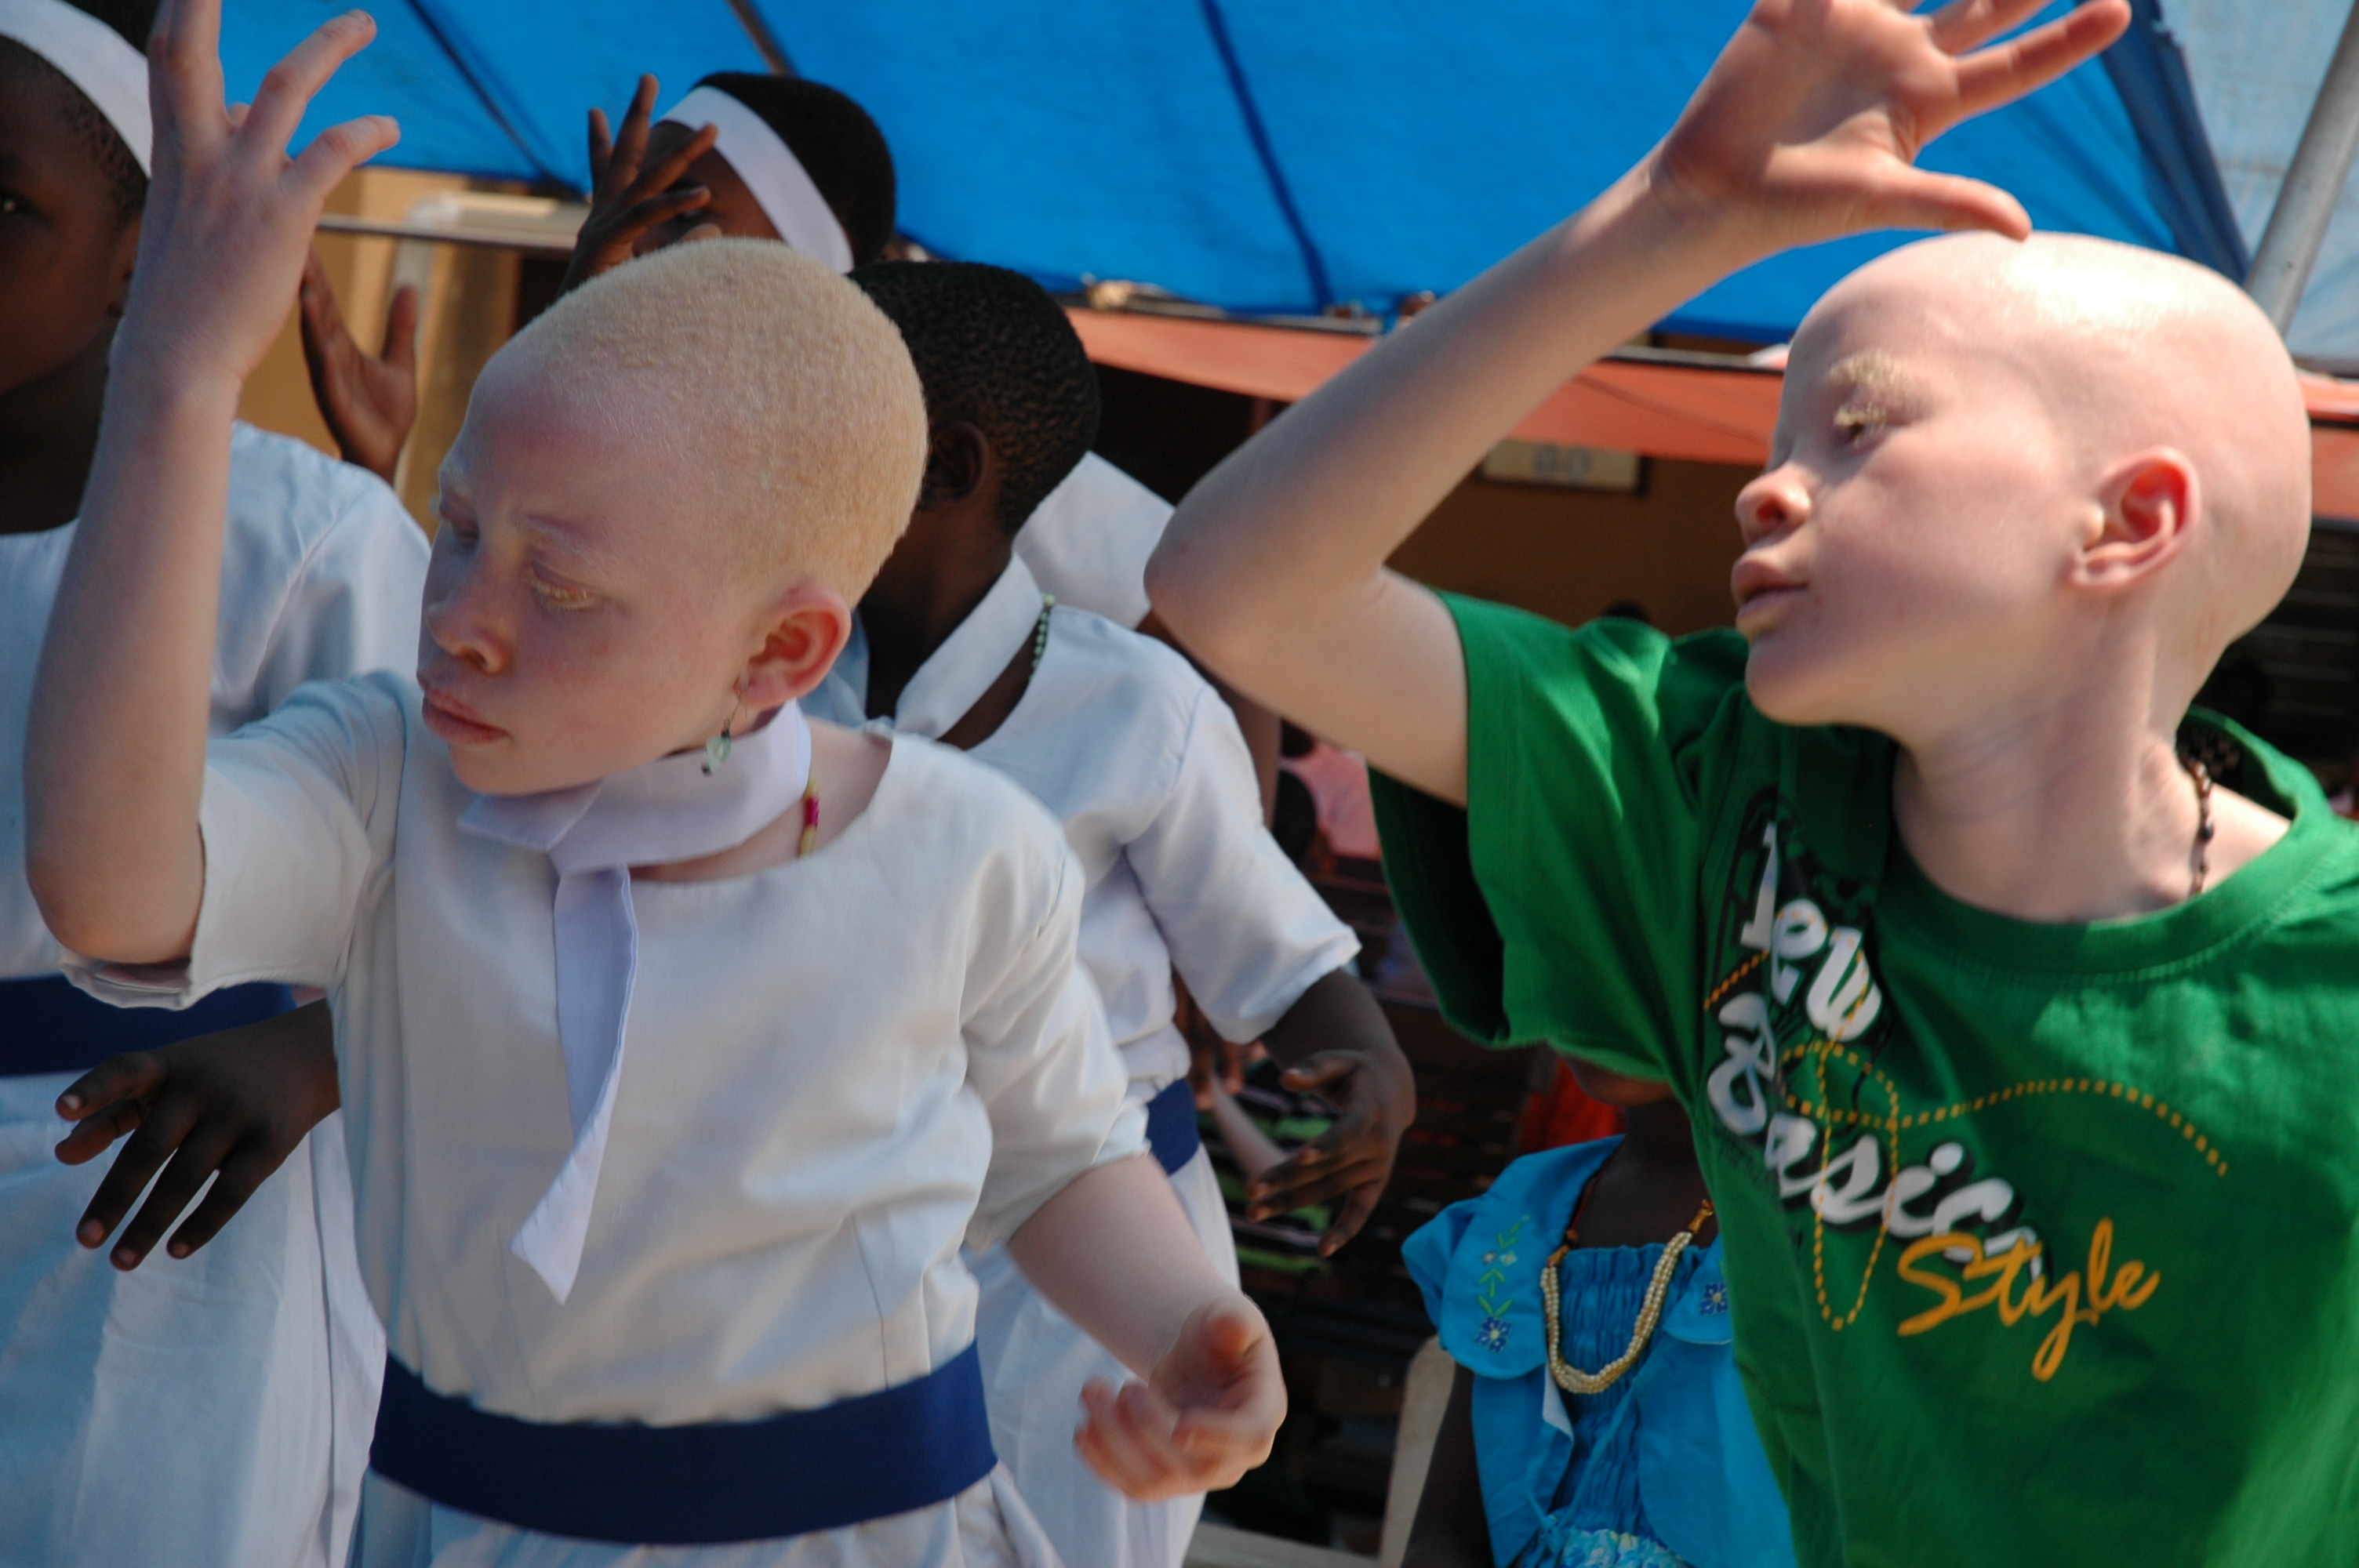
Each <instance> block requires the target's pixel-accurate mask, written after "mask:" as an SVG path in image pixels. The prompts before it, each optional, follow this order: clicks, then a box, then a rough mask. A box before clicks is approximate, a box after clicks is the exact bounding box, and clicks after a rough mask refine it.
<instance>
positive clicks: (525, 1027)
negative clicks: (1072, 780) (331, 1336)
mask: <svg viewBox="0 0 2359 1568" xmlns="http://www.w3.org/2000/svg"><path fill="white" fill-rule="evenodd" d="M473 798H474V797H473V795H471V794H470V793H469V792H468V791H467V789H466V788H465V787H464V786H463V785H462V784H460V783H459V781H458V779H457V778H456V777H455V776H454V775H453V774H452V773H451V767H450V761H449V753H448V752H447V751H446V749H445V748H444V746H443V744H442V742H441V741H439V740H437V739H436V738H435V737H434V736H433V735H432V734H431V733H430V732H429V731H428V730H425V729H424V728H423V727H422V726H421V725H420V723H419V712H418V694H417V689H416V687H414V686H413V685H411V684H409V683H408V682H407V681H404V680H400V679H397V678H393V677H386V676H375V677H368V678H365V679H363V680H358V681H352V682H346V683H342V684H341V685H335V686H315V687H308V688H306V689H305V690H303V691H302V692H299V693H298V694H297V695H296V697H294V698H293V699H292V700H291V701H289V702H288V704H287V705H286V706H285V707H283V708H280V709H279V710H278V712H277V714H275V715H273V716H272V717H271V718H270V719H266V720H265V721H263V722H262V723H260V724H257V725H254V726H250V727H248V728H247V729H246V730H242V731H240V732H239V733H238V734H237V735H235V736H233V737H231V738H229V739H227V740H223V741H215V742H214V743H213V746H212V752H211V754H210V758H209V763H208V769H207V774H206V782H205V795H204V804H203V808H202V818H201V825H202V828H203V832H204V838H205V847H206V878H205V892H204V900H203V905H202V908H201V913H200V916H199V920H198V926H197V934H196V938H195V942H194V945H193V950H192V952H191V954H190V959H189V962H188V967H187V970H186V972H185V974H183V975H180V976H179V977H177V978H176V977H173V976H170V975H164V976H158V977H153V978H152V979H147V980H145V981H142V980H140V979H135V978H131V977H128V976H126V975H125V974H124V973H123V972H119V971H115V970H112V969H101V970H98V971H96V972H95V973H92V972H90V971H89V970H88V969H87V968H85V969H84V970H82V971H81V972H80V973H78V979H82V980H83V981H84V983H86V984H89V985H90V986H91V987H92V989H97V990H99V991H100V992H101V993H102V994H107V993H109V992H113V993H114V994H121V995H132V994H136V989H137V987H138V986H139V985H140V984H142V983H150V984H157V985H174V986H176V987H177V990H176V993H175V994H179V995H187V994H194V993H198V992H201V991H204V990H208V989H212V988H215V987H218V986H223V985H228V984H234V983H236V982H238V981H241V980H245V979H252V978H259V977H275V978H278V979H287V980H289V981H293V982H296V983H303V984H312V985H324V986H327V987H328V988H329V989H330V994H331V997H332V1002H333V1005H334V1007H335V1010H336V1018H337V1038H336V1047H337V1054H338V1058H339V1062H340V1065H341V1068H342V1075H343V1080H344V1086H345V1087H344V1105H345V1117H346V1120H347V1126H348V1130H349V1136H350V1138H351V1141H352V1148H353V1171H354V1175H355V1180H356V1185H357V1188H358V1195H359V1200H360V1241H361V1264H362V1271H363V1273H364V1276H365V1277H366V1279H367V1281H368V1286H369V1292H370V1295H371V1297H372V1298H373V1299H374V1300H375V1303H376V1305H377V1308H378V1310H379V1312H380V1313H381V1314H384V1317H385V1322H386V1329H387V1333H388V1338H389V1344H390V1348H391V1351H392V1354H393V1356H394V1357H396V1358H397V1359H398V1360H399V1361H401V1362H402V1363H403V1364H404V1365H405V1366H407V1367H408V1368H411V1369H413V1370H414V1371H415V1372H416V1373H418V1374H419V1377H421V1378H422V1379H424V1381H425V1383H426V1385H427V1386H428V1388H429V1389H430V1390H434V1391H435V1392H437V1393H440V1394H443V1395H447V1396H456V1397H459V1398H462V1399H465V1400H469V1401H471V1402H472V1403H473V1405H474V1406H475V1407H476V1409H478V1410H481V1411H491V1412H495V1413H496V1414H500V1415H506V1416H512V1417H516V1418H520V1419H522V1420H525V1421H530V1422H549V1423H563V1422H638V1423H644V1424H647V1425H651V1426H669V1425H677V1424H683V1423H705V1422H745V1421H752V1420H756V1419H759V1418H762V1417H765V1416H769V1415H774V1414H777V1413H778V1412H782V1411H806V1410H811V1409H815V1408H818V1407H821V1406H825V1405H829V1404H831V1403H832V1402H834V1401H837V1400H844V1399H847V1398H851V1397H853V1396H858V1395H864V1394H869V1393H874V1392H875V1391H877V1390H883V1389H886V1388H888V1387H891V1386H895V1385H898V1384H902V1383H906V1382H909V1381H911V1380H913V1379H918V1378H920V1377H923V1376H925V1375H926V1374H928V1373H929V1372H932V1371H933V1370H935V1369H936V1368H940V1367H941V1366H942V1365H943V1364H944V1363H945V1362H946V1361H949V1360H951V1359H952V1358H954V1357H957V1356H958V1355H959V1354H960V1353H961V1352H962V1351H963V1350H964V1349H965V1348H966V1347H967V1346H969V1344H970V1343H971V1342H972V1341H973V1334H974V1302H975V1285H974V1281H973V1276H972V1275H971V1274H970V1273H969V1272H968V1271H967V1269H966V1267H965V1265H964V1264H963V1263H962V1261H961V1259H960V1249H961V1247H962V1244H964V1243H967V1242H970V1241H972V1242H974V1243H976V1244H979V1245H989V1244H991V1243H993V1242H995V1241H997V1240H999V1239H1001V1238H1005V1237H1006V1235H1007V1234H1008V1233H1009V1232H1011V1231H1012V1230H1014V1229H1015V1228H1016V1227H1018V1226H1020V1225H1021V1224H1022V1223H1023V1221H1024V1220H1025V1219H1026V1218H1027V1217H1029V1216H1030V1215H1031V1213H1032V1212H1033V1210H1034V1209H1035V1208H1036V1207H1038V1205H1039V1204H1041V1203H1043V1202H1045V1201H1046V1200H1047V1199H1048V1198H1049V1196H1050V1195H1052V1194H1054V1193H1055V1192H1056V1191H1057V1190H1058V1189H1059V1188H1060V1187H1061V1186H1062V1185H1063V1184H1065V1183H1066V1182H1067V1181H1069V1180H1071V1178H1072V1177H1073V1176H1075V1175H1077V1174H1079V1173H1082V1172H1083V1171H1086V1170H1088V1169H1090V1168H1092V1167H1093V1166H1094V1165H1096V1164H1100V1163H1103V1162H1109V1161H1113V1160H1117V1159H1122V1158H1126V1157H1128V1156H1130V1155H1132V1154H1134V1153H1136V1152H1138V1151H1139V1150H1140V1149H1141V1148H1142V1147H1143V1135H1142V1121H1141V1118H1140V1116H1139V1115H1138V1113H1137V1112H1136V1111H1135V1110H1132V1109H1130V1108H1127V1107H1126V1106H1125V1103H1124V1074H1123V1071H1122V1066H1121V1063H1120V1061H1119V1059H1118V1058H1117V1057H1116V1056H1115V1054H1114V1052H1113V1051H1112V1050H1110V1049H1109V1048H1108V1045H1107V1042H1106V1037H1105V1026H1104V1022H1103V1013H1102V1012H1101V1011H1100V1010H1099V1008H1098V1005H1097V1000H1096V997H1095V994H1094V992H1093V991H1092V990H1091V989H1090V987H1089V984H1088V981H1087V979H1086V978H1085V977H1084V976H1083V975H1082V972H1081V970H1080V968H1079V967H1078V966H1077V965H1075V963H1074V962H1073V935H1074V931H1075V929H1076V927H1077V925H1078V923H1079V920H1080V914H1081V902H1082V898H1081V894H1082V887H1081V872H1080V869H1079V868H1078V867H1077V866H1076V865H1075V864H1074V863H1073V859H1072V856H1071V852H1070V851H1069V850H1067V849H1065V847H1064V844H1063V840H1062V839H1061V838H1060V836H1059V834H1058V832H1057V829H1056V825H1055V824H1054V823H1053V822H1051V821H1050V820H1049V818H1048V817H1047V816H1046V815H1045V814H1044V813H1042V811H1041V810H1040V808H1039V807H1038V806H1037V805H1036V804H1034V803H1033V802H1032V801H1030V800H1029V799H1027V798H1026V797H1025V796H1024V795H1023V794H1022V793H1021V792H1020V791H1018V790H1016V789H1015V788H1014V787H1013V786H1011V785H1009V784H1007V783H1006V781H1004V780H1002V779H1000V778H998V777H997V776H996V775H995V774H993V773H990V772H989V771H988V770H986V769H983V768H979V767H976V766H974V765H973V764H972V763H970V762H967V761H966V760H965V759H964V758H962V757H961V756H959V755H957V754H956V753H954V752H948V751H945V750H943V749H942V748H940V747H936V746H930V745H928V744H926V743H924V742H922V741H899V742H897V743H896V744H895V746H894V748H893V752H892V755H891V758H890V761H889V762H888V763H887V765H886V771H885V773H884V776H883V779H882V781H881V782H880V783H879V784H878V786H877V789H876V792H875V798H874V799H873V801H872V802H871V803H870V805H869V806H868V809H867V810H866V811H865V812H864V814H863V815H862V816H860V817H859V818H858V819H857V820H855V821H853V823H851V824H850V825H848V826H847V827H845V829H844V830H843V833H842V835H841V836H840V837H838V838H835V839H834V840H832V841H831V842H830V843H828V844H827V845H826V846H824V847H823V848H821V849H818V850H817V851H815V852H814V853H813V854H811V855H810V856H808V857H806V858H803V859H800V860H792V861H788V862H787V863H785V864H782V865H778V866H776V867H772V868H770V869H768V870H766V871H759V872H756V873H755V874H752V875H750V876H745V877H737V878H731V879H726V880H723V881H704V882H693V883H676V882H655V881H639V882H638V883H636V885H635V887H634V890H633V903H634V906H635V910H636V920H637V925H638V941H639V960H638V968H637V978H636V983H635V989H634V991H633V996H632V1001H631V1009H630V1014H629V1022H628V1026H627V1027H628V1036H629V1038H628V1044H627V1048H626V1051H625V1055H624V1057H623V1064H624V1065H623V1067H622V1076H621V1079H620V1081H619V1085H618V1087H617V1090H616V1096H615V1101H614V1112H613V1123H612V1130H611V1133H610V1135H609V1139H608V1142H607V1145H606V1152H605V1157H604V1162H603V1170H602V1172H601V1173H600V1176H599V1179H598V1185H597V1188H596V1194H595V1200H594V1203H593V1206H592V1212H591V1218H590V1228H589V1235H588V1240H587V1243H586V1246H585V1248H584V1249H583V1254H582V1267H581V1271H580V1274H579V1276H578V1277H577V1278H576V1280H575V1281H574V1285H573V1288H572V1292H571V1295H570V1296H569V1297H568V1299H567V1300H566V1301H565V1302H563V1303H560V1302H559V1301H558V1300H557V1299H556V1298H555V1296H554V1295H552V1294H551V1293H550V1292H549V1289H548V1287H547V1286H546V1285H545V1284H544V1283H543V1282H542V1281H541V1279H540V1277H539V1276H538V1274H536V1273H535V1272H533V1271H532V1269H531V1268H530V1266H529V1265H527V1263H526V1262H525V1261H524V1260H522V1259H520V1258H518V1257H517V1256H516V1255H515V1254H514V1253H512V1252H511V1251H510V1250H509V1246H508V1242H509V1238H512V1237H513V1236H514V1235H515V1234H516V1231H517V1229H518V1227H520V1226H521V1224H522V1223H523V1221H524V1219H525V1217H526V1216H527V1214H528V1213H529V1212H530V1211H531V1210H532V1208H533V1206H534V1205H535V1204H536V1203H538V1200H539V1198H540V1196H541V1195H542V1193H543V1192H544V1191H545V1190H546V1189H547V1188H548V1186H549V1182H550V1180H551V1178H552V1177H553V1176H554V1175H555V1174H556V1173H557V1172H558V1170H559V1169H560V1167H561V1166H562V1165H563V1164H564V1162H565V1160H566V1157H567V1155H568V1153H569V1152H570V1151H571V1147H572V1144H573V1136H574V1135H573V1128H572V1124H571V1117H570V1115H569V1112H568V1108H567V1107H568V1097H567V1087H566V1076H565V1065H564V1058H563V1054H562V1050H561V1047H560V1042H559V1034H558V1026H557V1013H556V1006H557V1001H556V979H555V963H556V958H555V946H554V940H555V939H554V935H553V920H552V912H551V899H552V896H553V894H554V891H555V886H556V874H555V871H554V870H553V869H552V867H551V866H550V863H549V858H548V857H547V856H546V855H542V854H538V853H535V852H531V851H527V850H523V849H507V848H504V847H501V846H498V845H495V844H492V843H489V842H487V841H485V840H484V839H481V838H474V837H472V836H469V835H466V834H463V833H462V832H461V831H460V829H459V827H458V821H459V817H460V815H461V813H462V811H464V810H465V808H466V807H467V806H468V805H469V803H470V802H471V801H472V800H473ZM879 1463H882V1464H890V1463H892V1456H891V1455H890V1454H884V1455H880V1456H879ZM359 1557H360V1561H361V1562H363V1563H366V1564H369V1565H370V1568H375V1564H378V1563H399V1564H413V1563H416V1564H423V1563H434V1564H441V1565H448V1564H460V1563H466V1564H474V1563H500V1564H510V1565H516V1564H526V1563H567V1564H586V1563H620V1562H648V1563H655V1562H664V1563H670V1562H682V1563H686V1562H694V1563H764V1564H797V1565H800V1564H819V1563H828V1564H847V1565H851V1564H873V1565H875V1568H888V1565H889V1568H964V1565H968V1564H974V1563H1002V1562H1006V1563H1023V1564H1027V1565H1037V1564H1039V1563H1049V1562H1053V1554H1052V1553H1050V1552H1048V1550H1047V1549H1046V1547H1045V1546H1043V1545H1041V1544H1040V1543H1039V1541H1038V1531H1037V1529H1036V1528H1035V1527H1034V1526H1032V1524H1031V1523H1030V1521H1029V1519H1028V1518H1027V1516H1025V1515H1024V1514H1023V1511H1022V1509H1021V1505H1020V1504H1017V1503H1016V1502H1015V1501H1014V1494H1013V1493H1012V1491H1011V1490H1010V1489H1009V1488H1008V1487H1006V1483H1005V1481H1004V1479H995V1478H986V1479H985V1480H984V1481H980V1482H977V1483H976V1484H975V1485H974V1486H973V1487H971V1488H969V1489H968V1490H967V1491H965V1492H963V1493H961V1494H960V1495H959V1496H957V1497H956V1498H952V1499H951V1500H949V1501H945V1502H942V1503H940V1504H938V1505H935V1506H932V1507H930V1508H925V1509H918V1510H915V1511H913V1512H909V1513H905V1514H900V1515H897V1516H894V1517H892V1518H888V1519H876V1520H872V1521H869V1522H867V1523H864V1524H859V1525H853V1526H850V1527H847V1528H844V1529H841V1530H827V1531H820V1532H814V1533H811V1534H807V1535H802V1536H797V1537H792V1538H788V1539H783V1540H773V1541H759V1542H754V1543H748V1544H745V1545H738V1546H728V1547H681V1548H669V1549H665V1550H661V1551H649V1550H647V1549H642V1548H629V1547H609V1546H602V1545H599V1544H596V1543H593V1542H587V1541H578V1540H571V1539H563V1538H560V1537H558V1536H553V1535H544V1534H536V1533H534V1532H532V1531H530V1530H518V1529H515V1528H511V1527H509V1526H506V1525H503V1524H498V1523H495V1522H492V1521H489V1520H486V1519H481V1518H476V1517H473V1516H471V1515H468V1514H464V1513H462V1512H459V1511H457V1510H455V1509H449V1508H445V1507H442V1506H440V1505H439V1504H429V1503H427V1502H426V1501H424V1500H423V1499H422V1498H419V1497H417V1496H416V1495H415V1494H413V1493H410V1492H408V1491H407V1490H405V1489H404V1488H402V1487H397V1486H395V1485H393V1484H392V1483H391V1482H388V1481H386V1479H385V1478H384V1477H382V1476H378V1475H376V1474H375V1473H372V1475H371V1476H370V1477H369V1489H368V1492H367V1495H366V1498H365V1499H364V1509H363V1519H362V1524H361V1552H360V1554H359Z"/></svg>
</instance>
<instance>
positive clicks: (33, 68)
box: [0, 0, 157, 224]
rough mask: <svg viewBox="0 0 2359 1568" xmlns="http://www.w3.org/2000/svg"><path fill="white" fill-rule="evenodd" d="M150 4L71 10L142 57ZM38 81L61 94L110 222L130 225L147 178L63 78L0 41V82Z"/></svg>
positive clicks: (102, 1) (97, 0)
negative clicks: (108, 206) (102, 191)
mask: <svg viewBox="0 0 2359 1568" xmlns="http://www.w3.org/2000/svg"><path fill="white" fill-rule="evenodd" d="M156 4H157V0H76V3H75V4H74V9H76V10H78V11H80V12H82V14H83V15H85V16H94V17H96V18H97V19H98V20H100V21H102V22H104V23H105V24H106V25H107V26H108V27H112V28H114V30H115V32H116V33H118V34H120V35H121V36H122V38H123V40H124V41H125V43H128V44H129V45H130V46H131V47H132V48H133V49H137V50H138V51H139V52H140V53H142V54H145V53H147V33H148V30H149V29H150V28H152V27H154V26H155V25H156ZM42 77H48V78H50V79H53V85H55V86H58V87H62V88H63V89H65V92H64V93H63V97H64V99H65V124H66V129H67V130H69V131H71V132H72V133H73V135H74V139H75V140H77V141H79V142H80V143H82V146H83V147H84V148H85V149H86V150H87V151H88V152H89V154H90V158H91V163H92V168H93V171H94V172H95V173H96V175H97V176H98V178H99V179H100V180H102V181H103V182H104V184H105V188H106V193H107V195H108V196H109V197H110V198H111V199H112V200H114V217H115V221H116V222H119V223H123V224H129V223H131V222H134V221H135V220H136V219H137V218H138V216H139V213H140V211H141V210H142V209H143V208H145V207H146V206H147V173H146V171H144V170H143V169H141V168H140V167H139V160H138V158H136V157H134V156H133V155H132V151H131V149H130V148H129V147H128V146H125V145H124V142H123V135H122V133H121V132H119V131H117V130H116V129H115V128H114V122H113V121H111V120H109V119H108V118H107V117H106V116H105V115H104V114H100V113H99V109H98V105H97V104H95V103H92V102H91V101H90V97H89V95H88V94H86V93H85V92H82V89H81V88H79V87H76V86H75V85H74V84H73V81H71V78H69V77H68V76H67V75H66V73H65V72H63V71H61V70H59V69H58V68H57V67H56V66H53V65H51V64H50V63H49V61H48V60H46V59H42V58H41V57H40V56H39V55H38V54H36V53H34V52H33V51H32V50H31V49H27V48H26V47H25V46H24V45H23V44H20V43H18V42H17V41H16V39H14V38H0V81H8V82H13V83H17V84H23V83H26V82H28V81H35V80H38V79H40V78H42Z"/></svg>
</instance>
